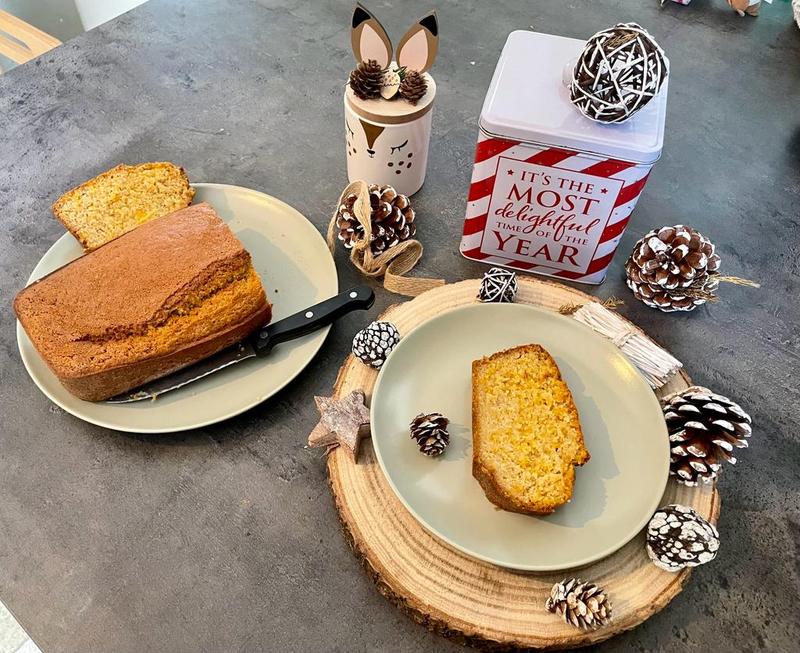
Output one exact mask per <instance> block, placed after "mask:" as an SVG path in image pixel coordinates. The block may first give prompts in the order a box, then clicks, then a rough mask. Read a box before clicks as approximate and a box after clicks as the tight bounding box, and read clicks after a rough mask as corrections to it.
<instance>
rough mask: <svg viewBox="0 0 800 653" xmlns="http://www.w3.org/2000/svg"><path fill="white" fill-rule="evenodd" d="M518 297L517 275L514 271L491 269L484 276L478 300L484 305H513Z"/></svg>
mask: <svg viewBox="0 0 800 653" xmlns="http://www.w3.org/2000/svg"><path fill="white" fill-rule="evenodd" d="M516 296H517V274H516V272H514V271H513V270H504V269H503V268H490V269H489V271H488V272H487V273H486V274H484V275H483V281H481V289H480V292H479V293H478V299H480V300H481V301H482V302H484V303H511V302H513V301H514V298H515V297H516Z"/></svg>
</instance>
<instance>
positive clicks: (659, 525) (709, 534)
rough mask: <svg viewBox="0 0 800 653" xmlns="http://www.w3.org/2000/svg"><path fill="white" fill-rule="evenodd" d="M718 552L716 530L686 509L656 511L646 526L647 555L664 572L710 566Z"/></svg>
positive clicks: (674, 507) (674, 505)
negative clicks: (707, 564) (708, 563)
mask: <svg viewBox="0 0 800 653" xmlns="http://www.w3.org/2000/svg"><path fill="white" fill-rule="evenodd" d="M718 550H719V533H718V532H717V529H716V528H714V525H713V524H710V523H709V522H707V521H706V520H705V519H703V518H702V517H701V516H700V515H698V514H697V513H696V512H695V511H694V510H692V509H691V508H689V507H688V506H680V505H677V504H672V505H669V506H664V507H663V508H659V509H658V510H657V511H656V513H655V514H654V515H653V516H652V517H651V518H650V522H649V523H648V524H647V555H648V556H650V559H651V560H652V561H653V563H654V564H655V565H656V566H657V567H659V568H661V569H663V570H664V571H671V572H675V571H680V570H681V569H683V568H684V567H697V566H698V565H703V564H705V563H707V562H711V561H712V560H713V559H714V558H716V557H717V551H718Z"/></svg>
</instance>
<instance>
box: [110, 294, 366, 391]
mask: <svg viewBox="0 0 800 653" xmlns="http://www.w3.org/2000/svg"><path fill="white" fill-rule="evenodd" d="M374 302H375V293H373V292H372V289H371V288H369V287H368V286H356V287H355V288H350V289H349V290H345V291H344V292H343V293H340V294H338V295H336V296H335V297H331V298H330V299H326V300H325V301H323V302H320V303H319V304H315V305H314V306H311V307H310V308H307V309H306V310H304V311H299V312H297V313H295V314H294V315H290V316H289V317H287V318H284V319H283V320H279V321H277V322H273V323H272V324H268V325H266V326H265V327H263V328H262V329H259V330H258V331H256V332H255V333H253V334H252V335H250V336H248V337H247V338H246V339H245V340H243V341H242V342H240V343H237V344H235V345H233V346H231V347H228V348H227V349H223V350H222V351H219V352H217V353H216V354H214V355H212V356H209V357H208V358H205V359H203V360H202V361H200V362H198V363H195V364H194V365H190V366H189V367H185V368H184V369H182V370H178V371H177V372H173V373H172V374H170V375H168V376H165V377H163V378H161V379H156V380H155V381H151V382H149V383H146V384H145V385H143V386H140V387H139V388H136V389H135V390H132V391H130V392H125V393H123V394H120V395H117V396H116V397H111V398H110V399H106V400H105V402H104V403H107V404H130V403H134V402H137V401H144V400H146V399H151V400H152V399H155V398H156V397H158V396H159V395H163V394H165V393H167V392H172V391H173V390H177V389H178V388H182V387H184V386H186V385H189V384H190V383H194V382H195V381H199V380H200V379H203V378H205V377H207V376H210V375H211V374H215V373H216V372H219V371H220V370H223V369H225V368H226V367H230V366H231V365H236V364H237V363H241V362H242V361H244V360H248V359H250V358H256V357H259V358H260V357H263V356H266V355H268V354H269V352H270V351H271V350H272V348H273V347H275V346H276V345H279V344H281V343H283V342H287V341H289V340H294V339H295V338H300V337H302V336H305V335H308V334H309V333H312V332H314V331H317V330H319V329H321V328H323V327H326V326H328V325H329V324H331V323H333V322H334V321H336V320H338V319H339V318H340V317H342V316H343V315H346V314H347V313H350V312H351V311H355V310H367V309H369V308H371V307H372V304H373V303H374Z"/></svg>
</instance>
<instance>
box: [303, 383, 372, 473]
mask: <svg viewBox="0 0 800 653" xmlns="http://www.w3.org/2000/svg"><path fill="white" fill-rule="evenodd" d="M314 401H315V402H316V404H317V410H319V413H320V416H321V417H320V420H319V423H318V424H317V425H316V426H315V427H314V430H313V431H311V434H310V435H309V436H308V446H309V447H328V450H329V451H330V450H331V449H335V448H336V447H338V446H340V445H341V446H343V447H344V448H345V449H346V450H347V451H349V452H350V454H351V455H352V456H353V459H354V460H358V450H359V447H360V445H361V440H362V439H363V438H364V437H365V436H366V435H367V433H368V432H369V408H367V407H366V405H365V397H364V393H363V392H362V391H361V390H353V391H352V392H351V393H350V394H348V395H347V396H346V397H344V398H343V399H338V398H336V397H314Z"/></svg>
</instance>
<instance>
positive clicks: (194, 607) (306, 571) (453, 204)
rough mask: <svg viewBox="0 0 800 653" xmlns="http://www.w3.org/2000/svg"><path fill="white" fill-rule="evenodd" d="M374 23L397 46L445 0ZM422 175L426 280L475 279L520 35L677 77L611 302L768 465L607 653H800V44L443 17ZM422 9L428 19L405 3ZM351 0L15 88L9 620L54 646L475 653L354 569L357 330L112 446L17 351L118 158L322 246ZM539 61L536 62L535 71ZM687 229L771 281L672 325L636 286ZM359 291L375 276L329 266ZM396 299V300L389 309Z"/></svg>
mask: <svg viewBox="0 0 800 653" xmlns="http://www.w3.org/2000/svg"><path fill="white" fill-rule="evenodd" d="M389 4H390V3H378V5H379V6H376V7H375V10H376V11H377V12H379V14H380V17H381V19H382V22H384V24H385V25H386V26H387V27H388V29H389V31H390V33H391V34H392V35H395V36H397V35H399V33H401V31H402V30H405V28H406V27H407V26H408V25H409V24H410V22H411V19H412V18H414V17H416V16H417V15H420V14H422V13H423V12H424V11H425V10H427V9H429V8H430V3H429V2H423V1H416V0H415V1H414V2H403V3H400V2H397V3H394V5H395V6H393V7H392V6H387V5H389ZM435 4H436V8H437V9H438V10H439V17H440V24H441V47H440V56H439V59H438V61H437V62H436V64H435V67H434V69H433V71H432V72H433V74H434V75H435V76H436V79H437V82H438V88H439V90H438V99H437V107H436V110H435V115H434V124H433V139H432V143H431V158H430V161H429V165H428V179H427V182H426V184H425V186H424V188H423V189H422V191H421V192H420V193H419V194H418V195H417V196H416V197H415V198H414V202H415V206H416V208H417V212H418V215H419V227H420V237H421V239H422V241H423V243H424V244H425V248H426V250H425V251H426V254H425V257H424V259H423V261H422V263H421V265H420V266H419V268H418V270H417V274H419V275H435V276H443V277H445V278H447V279H448V280H449V281H456V280H459V279H463V278H469V277H477V276H480V275H481V274H482V273H483V271H484V269H485V268H484V267H483V266H481V265H480V264H478V263H473V262H469V261H466V260H464V259H462V258H461V257H460V256H459V254H458V250H457V244H458V239H459V234H460V226H461V221H462V218H463V213H464V208H465V197H466V190H467V184H468V179H469V176H470V168H471V163H472V156H473V151H474V145H475V139H476V135H477V127H476V118H477V115H478V113H479V111H480V106H481V103H482V100H483V96H484V93H485V91H486V88H487V86H488V84H489V80H490V77H491V74H492V71H493V69H494V65H495V62H496V60H497V57H498V54H499V51H500V49H501V47H502V45H503V42H504V40H505V37H506V35H507V34H508V33H509V32H510V31H512V30H514V29H520V28H523V29H527V28H529V27H531V26H532V27H533V28H534V29H536V30H538V31H543V32H550V33H555V34H561V35H565V36H572V37H581V38H586V37H588V36H589V35H590V34H591V33H593V32H594V31H596V30H597V29H600V28H601V27H605V26H607V25H611V24H613V23H615V22H620V21H628V20H635V21H637V22H640V23H641V24H643V25H645V26H646V27H648V29H650V30H651V31H652V32H653V33H654V34H655V35H656V37H657V38H658V39H659V41H660V42H661V43H662V45H663V46H664V47H665V49H666V50H667V52H668V54H669V56H670V58H671V62H672V78H671V81H670V98H669V106H668V117H667V130H666V144H665V149H664V156H663V158H662V160H661V161H660V162H659V163H658V164H657V166H656V167H655V169H654V171H653V174H652V175H651V178H650V181H649V183H648V186H647V188H646V189H645V192H644V195H643V196H642V199H641V201H640V202H639V205H638V207H637V209H636V211H635V213H634V216H633V219H632V221H631V223H630V226H629V227H628V230H627V233H626V234H625V237H624V238H623V240H622V243H621V246H620V250H621V251H620V253H619V255H618V256H617V258H616V260H615V262H614V264H613V266H612V269H611V272H610V276H609V279H608V281H607V282H606V283H605V284H604V285H603V286H601V287H598V288H595V289H594V290H593V292H595V293H596V294H598V295H601V296H607V295H610V294H615V295H617V296H620V297H624V298H625V300H626V303H625V306H624V307H623V308H622V309H621V310H622V313H623V314H624V315H626V316H628V317H629V318H631V319H632V320H634V321H635V322H636V323H638V324H639V325H641V326H642V327H643V328H644V329H646V330H647V331H648V332H649V333H650V334H652V335H653V336H654V337H655V338H657V339H658V340H660V341H661V342H662V343H664V344H665V345H666V346H667V347H669V349H670V350H671V351H672V352H673V353H674V354H675V355H676V356H677V357H678V358H680V359H681V360H682V361H684V363H685V365H686V368H687V369H688V371H689V372H690V374H692V376H693V377H694V378H695V380H696V381H697V382H699V383H702V384H704V385H708V386H710V387H712V388H713V389H714V390H716V391H718V392H720V393H722V394H726V395H729V396H731V397H732V398H734V399H736V400H738V401H740V402H741V404H742V405H743V406H744V407H745V408H746V409H748V410H749V411H751V413H752V416H753V421H754V424H755V434H754V436H753V438H752V446H751V448H750V449H749V450H747V451H744V452H743V454H742V455H741V456H740V462H739V464H738V465H736V467H735V468H730V469H727V470H726V471H725V473H724V475H723V477H722V479H721V482H720V491H721V493H722V500H723V501H722V514H721V517H720V521H719V530H720V532H721V536H722V548H721V551H720V554H719V557H718V558H717V559H716V561H715V562H714V563H712V564H710V565H707V566H705V567H702V568H700V569H698V570H697V571H696V572H695V573H694V575H693V577H692V579H691V582H690V584H689V586H688V587H687V589H686V590H685V591H684V592H683V593H682V594H681V595H680V596H678V597H677V598H676V599H675V600H674V601H673V602H672V604H671V605H670V606H668V607H667V608H666V609H665V610H664V611H663V612H661V613H660V614H657V615H656V616H654V617H653V618H652V619H650V620H649V621H648V622H647V623H645V624H644V625H642V626H640V627H639V628H636V629H635V630H633V631H632V632H629V633H627V634H624V635H622V636H620V637H617V638H615V639H613V640H610V641H609V642H607V643H605V644H604V645H602V646H600V647H598V648H599V649H601V650H605V651H630V650H637V651H695V650H696V651H700V650H703V651H708V650H740V651H753V650H760V649H763V650H770V651H781V650H790V649H792V650H796V649H795V647H796V644H797V641H798V639H800V617H799V616H798V615H800V611H798V607H797V606H798V605H800V592H799V590H798V588H799V587H800V551H798V548H800V498H799V495H798V487H800V480H798V471H797V470H798V469H799V468H800V432H798V422H799V421H800V420H798V417H800V413H799V412H798V401H800V393H799V392H798V389H797V383H796V378H797V371H798V360H800V329H799V328H798V326H799V325H798V318H800V309H798V302H797V295H798V289H799V288H800V222H798V210H797V207H798V205H800V113H798V97H800V31H798V29H797V27H796V26H795V25H794V24H793V23H792V22H791V19H790V11H789V7H788V4H787V3H785V2H776V3H775V4H773V5H771V6H770V5H764V7H763V8H762V15H761V17H759V18H757V19H752V18H746V19H744V18H739V17H738V16H736V15H735V14H732V13H731V12H730V10H729V8H728V7H727V5H726V3H725V2H724V0H714V1H711V0H695V1H694V2H693V3H692V4H691V5H689V6H688V7H681V6H679V5H677V4H673V3H670V2H668V3H667V5H666V6H665V7H664V8H663V9H661V8H659V3H658V2H657V1H656V0H648V1H647V2H643V1H641V0H593V1H591V2H590V1H589V0H584V1H578V0H574V1H571V2H554V1H552V0H551V1H549V2H545V1H539V2H479V1H477V0H474V1H473V0H458V1H456V0H438V1H437V2H436V3H435ZM412 5H413V6H412ZM351 7H352V5H351V3H350V2H349V0H342V1H337V2H306V1H305V0H295V1H291V0H283V1H277V0H276V1H274V2H272V1H270V2H261V3H257V2H249V1H244V0H242V1H236V2H223V1H221V0H220V1H218V2H211V1H205V0H204V1H196V2H189V1H188V0H187V1H169V0H153V1H152V2H150V3H148V4H146V5H144V6H142V7H140V8H138V9H136V10H134V11H132V12H131V13H129V14H126V15H123V16H121V17H120V18H117V19H116V20H114V21H112V22H111V23H108V24H106V25H104V26H102V27H100V28H98V29H96V30H93V31H91V32H89V33H87V34H85V35H83V36H80V37H78V38H76V39H75V40H73V41H70V42H68V43H66V44H65V45H64V46H62V47H60V48H58V49H56V50H54V51H52V52H50V53H48V54H46V55H45V56H43V57H41V58H40V59H39V60H36V61H33V62H31V63H29V64H26V65H23V66H20V67H18V68H16V69H14V70H12V71H10V72H9V73H7V74H5V75H3V76H0V285H1V286H2V298H3V303H4V306H5V310H3V311H2V312H0V324H1V325H2V330H1V331H0V337H1V338H2V340H1V341H0V342H2V350H1V354H0V355H1V356H2V359H1V364H0V414H2V433H1V434H0V597H2V599H3V601H4V602H5V603H6V604H7V605H8V606H9V608H10V609H11V610H12V611H13V613H14V614H15V615H16V617H17V618H18V619H19V621H20V622H21V623H22V625H23V626H24V627H25V628H26V629H27V630H28V631H29V633H30V634H31V636H32V637H33V638H34V640H35V641H36V642H37V643H38V644H39V645H40V646H41V648H42V649H43V650H44V651H45V652H48V651H59V652H61V651H82V652H85V651H116V652H122V651H145V650H169V651H198V650H203V651H223V650H224V651H235V650H242V651H256V650H292V651H322V650H325V651H369V650H393V651H414V652H417V653H418V652H419V651H434V650H450V649H451V648H453V649H454V648H455V645H452V644H449V643H447V642H446V641H445V640H442V639H439V638H437V637H436V636H434V635H432V634H429V633H428V632H426V631H425V630H424V629H423V628H422V627H420V626H418V625H416V624H415V623H413V622H411V621H410V620H409V619H407V618H406V617H405V616H403V615H402V614H401V613H400V612H399V611H398V610H397V609H395V608H394V607H392V606H391V605H390V604H389V603H388V602H387V601H385V600H384V599H383V598H382V597H381V596H380V594H379V593H378V592H377V591H376V589H375V588H374V587H373V586H372V584H371V583H370V581H369V580H368V579H367V577H366V576H365V575H364V574H363V573H362V570H361V568H360V567H359V565H358V563H357V562H356V560H355V559H354V557H353V556H352V554H351V552H350V551H349V549H348V548H347V546H346V544H345V541H344V539H343V537H342V535H341V533H340V531H339V525H338V522H337V518H336V514H335V510H334V506H333V502H332V500H331V497H330V493H329V491H328V487H327V484H326V478H325V465H324V459H323V457H322V456H321V455H320V453H319V452H318V451H312V450H307V449H304V448H303V444H304V439H305V436H306V434H307V433H308V431H309V430H310V429H311V428H312V426H313V425H314V423H315V422H316V419H317V414H316V411H315V409H314V406H313V402H312V400H311V397H312V395H314V394H325V393H328V392H329V391H330V389H331V386H332V384H333V381H334V378H335V376H336V372H337V369H338V367H339V364H340V361H341V360H342V359H343V358H344V356H345V355H346V354H347V352H348V348H349V343H350V339H351V338H352V335H353V333H354V332H355V331H356V330H357V329H358V328H360V327H361V326H362V325H363V324H364V323H365V320H366V319H367V318H365V316H363V315H351V316H349V317H347V318H345V319H343V320H341V321H340V322H339V323H338V324H337V325H336V326H335V327H334V329H333V331H332V332H331V336H330V337H329V339H328V341H327V343H326V344H325V346H324V348H323V350H322V351H321V352H320V354H319V355H318V356H317V358H316V359H315V361H314V362H313V363H312V364H311V365H310V366H309V368H308V369H307V370H306V372H305V373H304V374H302V375H301V376H300V377H299V378H298V379H297V380H296V381H295V382H293V383H292V384H291V385H290V386H289V387H287V388H286V389H285V390H283V391H282V392H281V393H280V394H279V395H277V396H276V397H274V398H273V399H271V400H269V401H267V402H265V403H264V404H262V405H260V406H258V407H257V408H254V409H252V410H250V411H249V412H247V413H245V414H243V415H241V416H239V417H237V418H235V419H232V420H230V421H227V422H224V423H222V424H219V425H217V426H213V427H209V428H204V429H202V430H198V431H195V432H190V433H183V434H179V435H175V436H167V437H163V436H162V437H145V436H135V435H121V434H119V433H115V432H111V431H107V430H104V429H102V428H97V427H93V426H90V425H88V424H85V423H83V422H81V421H79V420H78V419H75V418H73V417H71V416H70V415H68V414H66V413H64V412H63V411H61V410H60V409H58V408H56V407H55V406H54V405H52V404H51V403H50V402H49V401H48V400H47V399H46V398H45V397H44V396H43V395H42V394H41V393H40V392H39V391H38V390H37V388H36V386H35V385H34V384H33V382H32V381H31V380H30V379H29V378H28V375H27V374H26V372H25V369H24V368H23V366H22V363H21V361H20V358H19V354H18V353H17V347H16V338H15V332H14V318H13V315H12V311H11V307H10V303H11V299H12V297H13V296H14V294H15V293H16V292H17V290H19V289H20V288H21V287H22V286H23V285H24V283H25V280H26V279H27V277H28V274H29V273H30V271H31V270H32V269H33V267H34V265H35V264H36V262H37V261H38V260H39V258H40V257H41V256H42V255H43V254H44V252H45V251H46V250H47V248H48V247H49V246H50V245H51V244H52V243H53V242H54V241H55V240H56V239H57V238H59V237H60V236H61V235H62V233H63V230H62V228H61V226H60V225H59V224H58V223H57V222H56V221H55V220H54V219H53V218H52V216H51V215H50V212H49V206H50V204H51V202H52V201H53V200H54V199H55V198H56V197H57V196H58V195H59V194H60V193H61V192H63V191H64V190H66V189H67V188H70V187H72V186H73V185H75V184H77V183H79V182H81V181H83V180H85V179H87V178H89V177H91V176H93V175H95V174H97V173H99V172H101V171H103V170H105V169H107V168H110V167H112V166H114V165H116V164H117V163H120V162H138V161H148V160H170V161H175V162H179V163H180V164H182V165H184V166H185V167H186V168H187V169H188V172H189V175H190V177H191V179H193V180H196V181H217V182H226V183H231V184H239V185H243V186H249V187H252V188H255V189H259V190H262V191H265V192H267V193H270V194H273V195H276V196H278V197H280V198H281V199H283V200H285V201H286V202H288V203H289V204H291V205H293V206H295V207H296V208H297V209H299V210H300V211H301V212H302V213H304V214H305V215H306V216H308V218H309V219H310V220H311V221H313V222H314V224H315V225H317V227H319V228H320V229H323V228H324V226H325V224H326V221H327V218H328V215H329V211H330V210H331V208H332V204H333V203H334V202H335V199H336V197H337V195H338V193H339V191H340V190H341V188H342V187H343V186H344V184H345V183H346V175H345V165H344V164H345V158H344V144H343V138H342V124H341V123H342V116H341V113H342V107H341V101H342V100H341V93H342V83H343V81H344V79H345V78H346V75H347V73H348V71H349V70H350V68H351V66H352V57H351V54H350V50H349V36H348V31H347V29H348V20H349V15H350V11H351ZM536 65H537V62H531V67H532V68H534V67H535V66H536ZM676 223H687V224H690V225H693V226H695V227H697V228H699V229H700V230H701V231H702V232H703V233H705V234H706V235H708V236H710V237H711V238H712V239H713V240H715V241H716V243H717V245H718V251H719V252H720V254H721V255H722V258H723V271H724V272H725V273H727V274H734V275H738V276H742V277H747V278H750V279H755V280H758V281H760V282H761V283H762V284H763V286H762V288H761V289H760V290H750V289H744V288H738V287H732V286H728V287H725V288H723V289H722V292H721V295H722V301H721V302H720V303H718V304H715V305H709V306H707V307H703V308H701V309H699V310H697V311H695V312H694V313H692V314H676V315H665V314H661V313H658V312H656V311H653V310H651V309H648V308H646V307H645V306H643V305H641V304H639V303H637V302H636V301H635V300H634V299H633V298H632V296H631V295H630V293H629V292H628V291H627V289H626V288H625V286H624V283H623V281H622V266H623V262H624V259H625V255H626V254H627V252H629V251H630V250H631V248H632V247H633V244H634V242H635V241H636V239H638V238H639V237H641V236H642V234H643V233H644V232H646V231H647V230H648V229H650V228H652V227H655V226H660V225H663V224H676ZM337 264H338V268H339V275H340V279H341V283H342V284H343V285H345V284H352V283H355V282H357V281H358V280H359V278H358V276H357V274H356V272H355V271H354V270H353V269H352V268H351V267H350V266H349V264H348V263H347V261H346V259H345V257H344V255H343V254H342V253H341V252H339V253H338V254H337ZM396 301H398V297H396V296H391V295H389V294H387V293H386V292H384V291H383V290H378V301H377V304H376V307H375V309H373V312H372V313H371V315H376V314H377V313H378V312H379V311H381V310H382V309H383V308H385V307H386V306H387V305H389V304H390V303H393V302H396Z"/></svg>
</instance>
